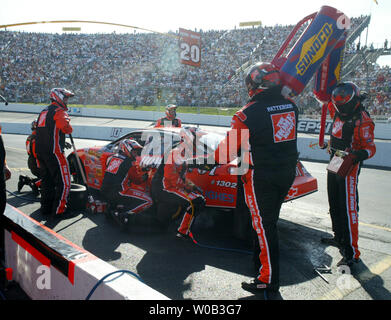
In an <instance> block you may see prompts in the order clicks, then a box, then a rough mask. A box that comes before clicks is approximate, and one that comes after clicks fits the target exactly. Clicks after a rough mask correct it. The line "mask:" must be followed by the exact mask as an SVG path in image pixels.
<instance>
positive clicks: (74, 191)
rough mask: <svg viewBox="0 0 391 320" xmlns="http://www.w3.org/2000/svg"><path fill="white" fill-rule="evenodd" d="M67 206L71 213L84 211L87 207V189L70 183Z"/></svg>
mask: <svg viewBox="0 0 391 320" xmlns="http://www.w3.org/2000/svg"><path fill="white" fill-rule="evenodd" d="M67 205H68V208H69V209H70V210H72V211H73V210H85V209H86V206H87V188H86V187H85V186H83V185H80V184H77V183H72V184H71V190H70V192H69V199H68V204H67Z"/></svg>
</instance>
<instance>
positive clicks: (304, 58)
mask: <svg viewBox="0 0 391 320" xmlns="http://www.w3.org/2000/svg"><path fill="white" fill-rule="evenodd" d="M332 34H333V27H332V25H331V24H329V23H325V24H324V25H323V27H322V29H321V30H320V31H319V32H318V33H317V34H316V35H314V36H312V37H311V38H309V39H308V40H307V41H306V42H304V44H303V48H302V50H301V53H300V59H299V62H298V63H297V64H296V70H297V73H298V74H300V75H301V76H302V75H304V73H305V72H306V71H307V70H308V68H309V67H310V66H311V65H312V64H314V63H315V62H316V61H318V60H319V59H320V58H322V57H323V56H324V52H325V50H326V47H327V43H328V41H329V39H330V37H331V35H332Z"/></svg>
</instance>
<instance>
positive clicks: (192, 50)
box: [179, 28, 201, 67]
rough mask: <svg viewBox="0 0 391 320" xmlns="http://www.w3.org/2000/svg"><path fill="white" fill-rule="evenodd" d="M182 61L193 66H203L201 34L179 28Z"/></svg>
mask: <svg viewBox="0 0 391 320" xmlns="http://www.w3.org/2000/svg"><path fill="white" fill-rule="evenodd" d="M179 52H180V62H181V63H182V64H187V65H190V66H193V67H200V66H201V34H199V33H198V32H194V31H190V30H186V29H182V28H179Z"/></svg>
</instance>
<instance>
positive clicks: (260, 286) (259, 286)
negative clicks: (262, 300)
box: [242, 279, 280, 293]
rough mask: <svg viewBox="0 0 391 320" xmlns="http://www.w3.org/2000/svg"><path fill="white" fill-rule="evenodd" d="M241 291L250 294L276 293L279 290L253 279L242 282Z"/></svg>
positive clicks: (274, 286)
mask: <svg viewBox="0 0 391 320" xmlns="http://www.w3.org/2000/svg"><path fill="white" fill-rule="evenodd" d="M242 289H243V290H246V291H249V292H251V293H261V292H264V291H267V292H278V290H279V289H280V288H279V286H277V285H273V284H269V283H264V282H262V281H259V280H258V279H253V280H251V281H249V282H242Z"/></svg>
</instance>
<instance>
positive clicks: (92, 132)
mask: <svg viewBox="0 0 391 320" xmlns="http://www.w3.org/2000/svg"><path fill="white" fill-rule="evenodd" d="M43 107H44V106H36V105H27V104H26V105H25V104H10V105H8V106H7V107H5V106H4V105H0V111H7V112H9V111H14V112H27V113H39V112H41V110H42V108H43ZM70 114H71V115H73V116H83V117H98V118H108V119H127V120H130V119H133V120H141V121H155V120H156V119H158V118H160V117H162V116H163V115H164V113H163V112H154V111H137V110H113V109H92V108H70ZM0 115H1V114H0ZM178 116H179V118H181V119H182V121H183V123H186V124H187V123H189V124H200V125H211V126H221V127H229V126H230V122H231V118H232V117H231V116H213V115H201V114H185V113H183V114H178ZM0 123H1V125H2V130H3V132H4V133H12V134H30V132H31V129H30V123H3V122H1V120H0ZM298 127H299V132H303V133H309V135H306V136H305V137H304V135H301V136H300V137H299V138H298V148H299V152H300V158H301V159H302V160H315V161H328V155H327V153H326V152H325V151H324V150H321V149H319V148H317V147H311V146H315V145H316V144H317V140H318V137H317V134H318V133H319V127H320V126H319V121H317V120H313V119H304V118H303V119H301V120H300V121H299V126H298ZM73 128H74V133H73V134H72V135H73V137H75V138H82V139H95V140H114V139H116V138H118V137H120V136H122V135H124V134H126V133H128V132H130V131H132V130H135V129H139V128H133V127H125V126H117V127H114V126H106V125H105V126H99V127H97V126H94V125H88V124H85V125H84V124H83V125H73ZM329 129H330V128H329ZM311 134H312V136H313V137H312V136H311ZM375 138H376V139H383V140H377V141H376V148H377V151H376V154H375V156H374V157H373V158H371V159H369V160H367V161H365V164H366V165H369V166H374V167H379V168H386V169H389V168H391V158H390V157H389V156H388V155H389V154H391V153H390V152H391V123H388V122H386V121H383V122H376V125H375ZM326 139H327V136H326Z"/></svg>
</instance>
